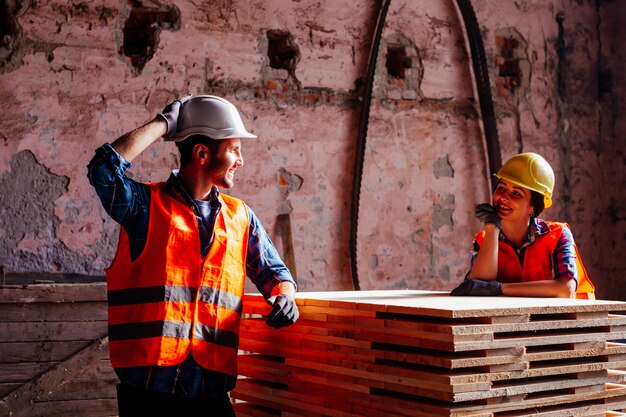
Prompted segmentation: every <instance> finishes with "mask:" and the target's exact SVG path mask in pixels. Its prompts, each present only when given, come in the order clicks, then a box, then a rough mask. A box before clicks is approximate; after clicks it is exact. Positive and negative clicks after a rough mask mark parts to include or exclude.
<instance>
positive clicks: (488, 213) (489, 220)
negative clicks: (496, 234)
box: [475, 203, 502, 229]
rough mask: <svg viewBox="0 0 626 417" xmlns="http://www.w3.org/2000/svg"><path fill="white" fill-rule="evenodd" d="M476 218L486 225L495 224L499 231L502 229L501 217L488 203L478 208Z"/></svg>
mask: <svg viewBox="0 0 626 417" xmlns="http://www.w3.org/2000/svg"><path fill="white" fill-rule="evenodd" d="M475 214H476V218H477V219H478V220H480V221H481V222H483V223H484V224H485V225H487V224H493V225H494V226H496V227H497V228H498V229H501V228H502V227H501V221H502V219H500V216H498V213H497V212H496V209H495V208H494V207H493V206H492V205H491V204H487V203H483V204H479V205H477V206H476V212H475Z"/></svg>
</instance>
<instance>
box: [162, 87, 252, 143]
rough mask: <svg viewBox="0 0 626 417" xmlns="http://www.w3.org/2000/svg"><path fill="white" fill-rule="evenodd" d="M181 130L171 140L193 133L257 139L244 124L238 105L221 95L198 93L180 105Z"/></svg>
mask: <svg viewBox="0 0 626 417" xmlns="http://www.w3.org/2000/svg"><path fill="white" fill-rule="evenodd" d="M178 124H179V130H178V132H176V134H174V136H172V137H171V138H170V139H169V140H171V141H174V142H180V141H182V140H185V139H186V138H188V137H189V136H191V135H204V136H207V137H209V138H211V139H216V140H219V139H228V138H256V135H253V134H252V133H250V132H248V131H247V130H246V128H245V127H244V125H243V121H242V120H241V116H240V115H239V111H237V108H236V107H235V106H234V105H233V104H232V103H231V102H230V101H228V100H226V99H223V98H222V97H217V96H209V95H204V96H194V97H192V98H191V99H189V100H188V101H186V102H185V103H183V105H182V106H181V108H180V113H179V116H178Z"/></svg>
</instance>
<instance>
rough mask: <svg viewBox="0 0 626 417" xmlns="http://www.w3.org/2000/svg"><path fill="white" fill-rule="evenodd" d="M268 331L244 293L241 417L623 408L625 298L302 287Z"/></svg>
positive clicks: (512, 416)
mask: <svg viewBox="0 0 626 417" xmlns="http://www.w3.org/2000/svg"><path fill="white" fill-rule="evenodd" d="M297 302H298V306H299V308H300V313H301V318H300V320H299V321H298V323H296V324H295V325H293V326H291V327H288V328H283V329H280V330H275V329H272V328H270V327H268V326H267V325H266V324H265V318H264V316H265V315H266V314H267V313H268V312H269V307H268V306H267V305H266V304H265V302H264V301H263V299H262V298H261V297H260V296H257V295H246V298H245V300H244V305H245V307H244V313H245V318H244V320H243V322H242V329H241V340H240V349H241V350H242V351H243V352H245V353H242V354H241V355H240V361H239V363H240V374H241V375H242V378H241V379H240V380H239V381H238V384H237V388H236V390H235V391H234V392H233V393H232V397H233V398H236V399H237V404H236V407H237V411H238V414H237V415H238V416H239V417H247V416H249V417H253V416H254V417H265V416H280V417H296V416H299V417H325V416H332V417H357V416H366V417H391V416H394V417H396V416H416V417H438V416H441V417H521V416H541V417H562V416H577V417H578V416H580V417H598V416H603V417H604V416H623V415H626V414H624V413H623V412H622V411H623V410H624V409H626V385H624V382H625V379H626V377H625V375H626V372H625V371H624V370H625V369H626V345H625V344H621V343H616V342H612V341H615V340H619V339H625V338H626V303H622V302H615V301H600V300H597V301H596V300H572V299H539V298H507V297H449V296H448V295H447V294H444V293H437V292H428V291H371V292H370V291H361V292H320V293H300V294H298V296H297Z"/></svg>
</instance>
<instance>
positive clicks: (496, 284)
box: [450, 278, 502, 297]
mask: <svg viewBox="0 0 626 417" xmlns="http://www.w3.org/2000/svg"><path fill="white" fill-rule="evenodd" d="M501 294H502V283H501V282H500V281H483V280H481V279H471V278H465V281H463V282H462V283H461V285H459V286H458V287H456V288H455V289H453V290H452V292H451V293H450V295H454V296H457V295H477V296H483V297H495V296H498V295H501Z"/></svg>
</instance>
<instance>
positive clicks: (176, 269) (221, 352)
mask: <svg viewBox="0 0 626 417" xmlns="http://www.w3.org/2000/svg"><path fill="white" fill-rule="evenodd" d="M148 185H149V186H150V191H151V193H150V195H151V197H150V219H149V222H148V235H147V240H146V244H145V247H144V249H143V252H142V253H141V254H140V255H139V257H138V258H137V259H135V260H133V261H131V260H130V245H129V240H128V235H127V234H126V231H125V230H124V229H123V228H121V231H120V240H119V243H118V248H117V253H116V255H115V258H114V260H113V263H112V264H111V266H110V267H109V268H108V269H106V277H107V289H108V299H109V310H108V311H109V353H110V358H111V364H112V365H113V367H115V368H125V367H129V366H150V365H158V366H170V365H176V364H178V363H180V362H182V361H183V360H185V358H186V357H187V356H188V355H189V354H190V353H192V354H193V357H194V359H195V360H196V362H198V364H200V365H201V366H202V367H203V368H205V369H210V370H214V371H218V372H222V373H225V374H229V375H237V349H238V345H239V322H240V319H241V312H242V296H243V292H244V281H245V275H246V265H245V259H246V251H247V248H248V229H249V224H250V221H249V219H248V211H247V209H246V206H245V204H244V202H243V201H241V200H239V199H236V198H233V197H229V196H227V195H224V194H220V195H219V199H220V202H221V204H222V208H221V210H220V212H219V215H218V216H217V218H216V221H215V228H214V237H213V243H212V245H211V248H210V249H209V252H208V254H207V255H206V257H205V259H202V256H201V253H200V234H199V232H198V223H197V220H196V217H195V214H194V212H193V211H192V210H191V209H190V208H189V206H187V205H186V204H185V203H182V202H180V201H179V200H176V199H174V198H173V197H172V196H170V195H168V194H167V193H166V191H165V184H164V183H152V184H148Z"/></svg>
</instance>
